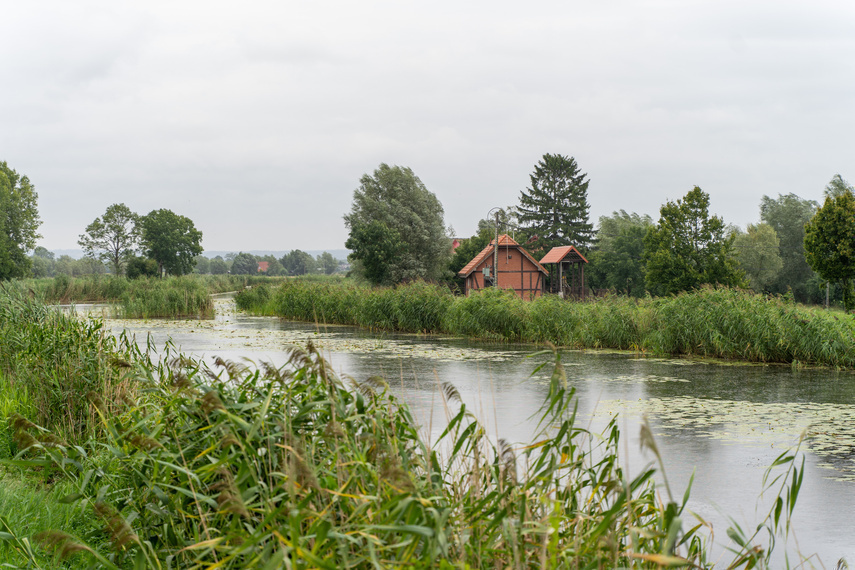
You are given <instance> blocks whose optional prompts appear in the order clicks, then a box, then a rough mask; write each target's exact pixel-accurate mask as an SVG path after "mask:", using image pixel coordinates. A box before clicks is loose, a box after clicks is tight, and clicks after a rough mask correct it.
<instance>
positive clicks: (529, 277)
mask: <svg viewBox="0 0 855 570" xmlns="http://www.w3.org/2000/svg"><path fill="white" fill-rule="evenodd" d="M497 254H498V255H497ZM495 260H498V264H497V267H496V268H495V269H497V271H494V267H493V264H494V262H495ZM457 275H459V276H460V277H462V278H463V279H464V283H465V286H464V292H465V293H466V294H467V295H468V294H469V292H470V291H477V290H478V289H483V288H485V287H493V286H496V287H501V288H502V289H513V290H514V292H515V293H516V294H517V295H519V296H520V298H522V299H534V298H535V297H540V296H541V295H543V292H544V288H545V284H546V279H545V278H546V276H547V275H548V272H547V271H546V269H545V268H544V267H543V266H542V265H541V264H540V263H538V262H537V260H536V259H534V258H533V257H532V256H531V254H530V253H529V252H527V251H526V250H525V249H524V248H523V247H522V246H520V244H518V243H517V242H515V241H514V240H513V239H512V238H511V237H510V236H508V235H507V234H503V235H501V236H499V241H498V249H497V245H496V240H493V241H491V242H490V245H488V246H487V247H485V248H484V249H483V250H481V253H479V254H478V255H476V256H475V257H474V258H473V259H472V261H470V262H469V263H468V264H467V265H466V267H464V268H463V269H461V270H460V271H459V272H458V273H457Z"/></svg>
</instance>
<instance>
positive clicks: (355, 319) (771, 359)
mask: <svg viewBox="0 0 855 570" xmlns="http://www.w3.org/2000/svg"><path fill="white" fill-rule="evenodd" d="M236 299H237V303H238V307H239V308H241V309H243V310H247V311H249V312H252V313H255V314H262V315H276V316H279V317H283V318H288V319H295V320H303V321H312V322H327V323H338V324H350V325H357V326H362V327H366V328H370V329H379V330H389V331H403V332H421V333H442V334H450V335H465V336H469V337H474V338H484V339H492V340H500V341H511V342H532V343H552V344H555V345H558V346H565V347H571V348H577V349H585V348H613V349H621V350H634V351H637V352H640V353H648V354H654V355H690V356H704V357H714V358H724V359H736V360H744V361H749V362H768V363H785V364H792V365H820V366H830V367H837V368H853V367H855V317H853V316H852V315H847V314H845V313H841V312H837V311H825V310H822V309H819V308H808V307H804V306H800V305H796V304H795V303H793V302H792V301H790V300H787V299H786V298H782V297H767V296H763V295H757V294H752V293H749V292H746V291H741V290H736V289H714V288H705V289H701V290H698V291H692V292H686V293H682V294H680V295H675V296H671V297H661V298H646V299H634V298H628V297H623V296H610V297H605V298H597V299H593V300H588V301H585V302H568V301H562V300H561V299H559V298H557V297H555V296H551V295H547V296H544V297H542V298H539V299H536V300H534V301H523V300H521V299H519V298H518V297H516V296H515V295H514V294H513V293H511V292H509V291H502V290H497V289H487V290H484V291H480V292H475V293H473V294H471V295H469V296H468V297H455V296H453V295H452V294H451V293H449V292H448V290H447V289H445V288H443V287H439V286H433V285H429V284H426V283H413V284H409V285H402V286H399V287H396V288H378V289H371V288H368V287H360V286H358V285H354V284H350V283H309V282H300V281H287V282H285V283H283V284H281V285H279V286H275V287H274V286H270V285H261V286H258V287H254V288H251V289H249V290H245V291H242V292H240V293H238V295H237V296H236Z"/></svg>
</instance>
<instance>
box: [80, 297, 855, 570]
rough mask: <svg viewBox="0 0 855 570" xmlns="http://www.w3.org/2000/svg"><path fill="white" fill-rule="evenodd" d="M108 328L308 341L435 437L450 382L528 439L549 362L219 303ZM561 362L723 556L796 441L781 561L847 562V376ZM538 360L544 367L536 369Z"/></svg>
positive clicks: (266, 344) (575, 359)
mask: <svg viewBox="0 0 855 570" xmlns="http://www.w3.org/2000/svg"><path fill="white" fill-rule="evenodd" d="M96 312H97V311H96ZM105 323H106V325H107V326H108V327H109V328H110V329H111V330H113V331H114V332H116V333H118V332H120V331H122V330H126V331H127V332H128V333H130V334H133V335H135V336H136V339H137V342H139V343H141V344H144V343H146V342H147V338H148V339H150V341H151V342H152V343H153V344H154V345H155V346H163V345H164V343H165V342H166V341H167V340H171V342H172V343H174V345H175V346H176V347H178V348H180V350H181V351H182V352H184V353H185V354H188V355H194V356H197V357H200V358H203V359H206V360H208V361H211V360H213V358H214V357H215V356H219V357H221V358H224V359H232V360H240V361H244V359H250V360H252V361H255V362H260V361H268V362H272V363H275V364H280V365H281V364H284V363H285V362H286V360H287V356H288V350H289V347H292V346H303V347H304V346H305V345H306V343H307V342H309V341H311V342H313V343H315V344H316V345H317V346H318V347H320V349H321V350H322V352H323V353H324V354H325V355H326V356H327V358H328V360H329V361H330V362H331V363H332V365H333V367H334V368H335V369H336V370H337V371H338V373H339V374H340V375H342V376H350V377H352V378H354V379H356V380H364V379H366V378H368V377H370V376H375V375H378V374H379V375H381V376H383V377H384V378H386V380H387V381H388V383H389V384H390V387H391V390H392V391H393V392H394V393H395V394H396V395H398V396H400V397H401V398H402V399H403V400H404V401H406V402H407V403H408V404H409V406H410V407H411V409H412V410H413V412H414V415H415V417H416V418H417V419H418V421H419V422H420V423H421V425H422V426H423V429H424V432H425V434H426V436H427V437H432V438H436V436H437V435H438V434H439V432H440V431H441V429H442V427H443V422H444V417H445V414H444V410H443V405H442V399H441V396H440V395H439V391H438V386H439V384H440V383H441V382H450V383H452V384H453V385H454V386H455V387H456V388H457V389H458V391H459V392H460V394H461V397H462V400H463V401H464V402H465V403H466V405H467V406H468V407H469V408H470V409H472V410H474V411H475V413H476V415H477V416H478V417H479V418H480V419H481V421H482V422H483V423H484V425H485V426H487V431H488V433H489V434H490V435H491V437H493V438H496V439H497V438H504V439H506V440H508V441H511V442H522V443H524V442H528V441H531V437H532V436H533V434H534V430H535V427H536V421H535V419H533V414H535V412H536V411H537V410H538V408H539V406H540V404H541V403H542V401H543V398H544V396H545V394H546V390H547V381H548V378H549V375H550V373H551V367H550V363H551V362H553V361H554V357H553V356H552V355H551V354H543V353H541V354H535V355H533V354H534V353H536V352H538V348H537V347H534V346H525V345H507V344H489V343H483V342H475V341H469V340H466V339H460V338H447V337H426V336H419V335H396V334H388V333H376V334H375V333H369V332H366V331H363V330H359V329H356V328H353V327H342V326H322V325H310V324H306V323H294V322H288V321H282V320H280V319H277V318H268V317H250V316H246V315H242V314H239V313H236V312H235V310H234V305H233V304H232V303H230V302H229V301H227V300H221V301H218V303H217V316H216V318H215V319H214V320H212V321H157V320H150V321H121V320H111V319H107V320H106V321H105ZM561 360H562V363H563V364H564V366H565V367H566V371H567V377H568V380H569V383H570V385H572V386H573V387H574V388H575V389H576V393H577V397H578V406H579V417H580V418H581V420H580V421H582V422H583V423H584V424H585V425H589V426H590V427H591V429H592V430H594V431H596V430H600V429H602V428H603V427H604V426H605V425H606V424H607V423H608V421H609V420H610V419H611V418H613V417H614V416H615V415H617V417H618V420H617V421H618V425H619V426H620V428H621V432H622V442H621V446H622V448H623V449H622V451H623V459H622V460H623V462H624V464H625V466H626V467H628V469H629V470H630V471H631V472H637V471H638V470H640V469H641V468H642V467H644V466H645V465H647V464H649V463H650V462H651V461H652V460H653V458H652V457H651V456H650V454H649V452H647V453H643V452H641V451H640V450H639V445H638V441H639V437H638V433H639V427H640V422H641V421H642V418H643V417H645V416H646V417H647V418H648V421H649V423H650V425H651V427H652V429H653V432H654V434H655V436H656V440H657V444H658V446H659V449H660V451H661V454H662V456H663V458H664V462H665V468H666V474H667V477H668V480H669V483H670V485H671V488H672V489H673V490H674V493H675V496H676V497H678V498H679V497H682V494H683V490H684V489H685V488H686V486H687V485H688V483H689V481H690V478H691V477H692V476H694V483H693V487H692V492H691V497H692V498H691V500H690V501H689V509H690V510H691V511H693V512H694V513H697V515H699V516H700V517H703V518H704V519H705V520H707V521H710V522H711V523H712V525H713V532H714V536H715V544H716V545H718V546H717V550H716V552H719V553H723V552H724V549H725V548H726V547H727V546H728V545H729V544H730V541H729V539H728V538H727V536H726V533H725V531H726V530H727V527H728V526H729V524H731V523H730V519H731V518H732V519H733V520H734V521H735V522H737V523H738V524H739V525H740V526H741V527H742V528H743V529H744V530H746V531H747V532H748V533H749V534H750V533H751V532H752V531H753V529H754V528H755V527H756V525H757V523H758V522H760V521H761V520H762V519H763V517H764V516H765V514H766V513H767V512H768V508H769V505H770V501H771V500H772V499H774V496H775V495H774V493H772V494H768V495H767V496H766V497H765V499H758V497H759V495H760V491H761V489H762V482H763V475H764V473H765V471H766V468H767V467H768V466H769V465H770V464H771V463H772V462H773V461H774V460H775V458H776V457H778V455H779V454H781V453H782V452H785V451H787V450H788V449H790V448H792V447H794V446H795V445H797V444H798V442H799V440H800V437H803V436H804V437H805V438H806V439H805V441H804V442H803V443H802V444H801V446H802V447H801V449H802V451H803V452H804V456H805V475H804V483H803V486H802V489H801V492H800V495H799V499H798V504H797V506H796V512H795V515H794V517H793V519H792V523H793V532H792V536H791V539H790V541H789V543H788V545H787V549H786V551H787V552H788V555H789V557H790V561H791V563H792V562H793V561H795V560H798V554H799V553H800V554H801V555H802V556H809V555H815V556H814V557H813V558H811V559H810V561H809V563H810V564H811V565H813V566H815V567H819V568H822V567H825V568H833V567H834V566H835V564H836V562H837V560H838V559H840V558H845V559H846V560H847V561H848V562H849V563H850V564H852V563H853V562H855V375H853V373H851V372H839V371H833V370H810V369H795V370H794V369H792V368H790V367H781V366H748V365H733V364H727V363H709V362H699V361H692V360H684V359H661V358H650V357H645V356H644V355H636V354H627V353H609V352H591V351H586V352H581V351H564V352H562V353H561ZM540 364H546V366H544V368H543V369H542V370H541V371H540V372H537V373H534V371H535V369H536V368H537V367H538V366H539V365H540ZM775 492H777V487H776V489H775ZM690 522H691V521H690V520H688V521H686V523H687V524H688V523H690ZM776 551H777V552H778V557H777V558H776V565H778V564H783V559H782V558H781V556H782V555H783V553H784V549H783V548H781V545H780V544H779V545H778V546H777V547H776ZM724 560H730V557H729V556H728V555H726V554H725V555H724Z"/></svg>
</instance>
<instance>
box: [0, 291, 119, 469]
mask: <svg viewBox="0 0 855 570" xmlns="http://www.w3.org/2000/svg"><path fill="white" fill-rule="evenodd" d="M129 345H130V343H128V342H127V340H122V339H117V338H116V337H114V336H112V335H110V334H108V333H106V332H105V331H104V329H103V323H102V322H101V321H97V320H92V321H80V320H77V319H75V318H73V317H69V316H67V315H64V314H62V313H60V312H59V311H57V310H55V309H50V308H48V307H46V306H45V305H43V304H41V303H40V302H38V301H36V300H35V299H33V298H31V297H30V296H29V295H28V294H26V293H25V292H23V291H22V290H21V289H20V288H17V287H14V286H11V285H9V284H0V402H5V404H4V406H3V408H4V409H3V410H0V411H4V412H5V414H4V416H6V417H8V415H6V414H11V413H12V412H20V413H27V414H28V415H30V417H31V418H32V419H33V420H34V421H36V422H37V423H39V424H40V425H42V426H45V427H46V428H48V429H51V430H53V431H56V432H57V433H59V434H60V436H61V437H62V438H64V439H66V440H68V441H72V442H79V441H83V440H84V439H86V438H89V437H91V436H93V435H94V433H95V431H96V430H98V429H100V427H101V425H100V422H98V421H96V415H95V411H94V409H93V408H92V407H91V406H90V405H89V401H88V398H89V397H90V396H92V397H98V398H99V399H100V400H101V401H103V402H105V405H106V406H108V408H109V409H110V410H111V411H115V410H116V409H119V408H120V407H121V406H122V405H123V404H122V402H123V400H124V399H125V398H126V397H128V396H129V395H130V394H132V393H133V392H134V387H133V385H132V384H131V383H130V382H129V380H128V378H127V377H126V374H125V372H126V370H127V366H128V360H127V358H128V351H129V350H130V349H129ZM6 427H7V426H6V425H5V424H4V425H3V426H2V427H0V429H3V428H6ZM0 439H2V438H0ZM0 455H2V450H0Z"/></svg>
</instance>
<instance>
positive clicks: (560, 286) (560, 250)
mask: <svg viewBox="0 0 855 570" xmlns="http://www.w3.org/2000/svg"><path fill="white" fill-rule="evenodd" d="M540 263H541V265H548V266H550V275H551V276H552V277H553V278H552V279H551V285H550V288H549V289H550V292H551V293H558V294H559V295H561V296H562V297H563V298H565V299H566V298H568V297H575V298H577V299H584V298H585V264H586V263H588V260H587V259H585V256H584V255H582V254H581V253H579V250H578V249H576V248H575V247H573V246H572V245H565V246H561V247H553V248H552V249H551V250H549V253H547V254H546V255H544V256H543V259H541V260H540ZM553 265H554V266H556V269H557V271H556V273H557V275H555V274H553V270H552V267H551V266H553Z"/></svg>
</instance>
